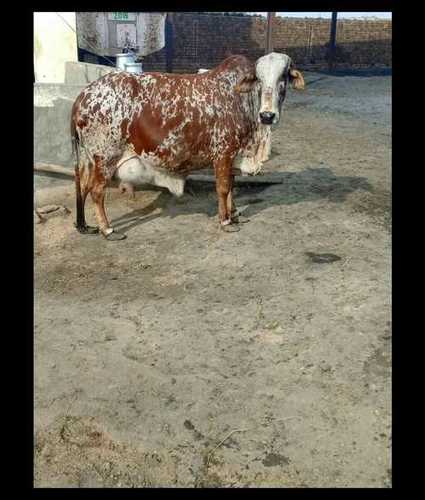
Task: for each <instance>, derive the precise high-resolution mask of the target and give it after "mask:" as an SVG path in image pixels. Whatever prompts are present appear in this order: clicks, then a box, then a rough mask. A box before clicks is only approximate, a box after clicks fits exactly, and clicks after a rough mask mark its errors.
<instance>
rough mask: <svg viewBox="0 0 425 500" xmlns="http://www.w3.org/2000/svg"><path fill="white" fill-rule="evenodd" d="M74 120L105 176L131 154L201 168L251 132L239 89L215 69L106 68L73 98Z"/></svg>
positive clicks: (175, 167) (179, 166) (178, 167)
mask: <svg viewBox="0 0 425 500" xmlns="http://www.w3.org/2000/svg"><path fill="white" fill-rule="evenodd" d="M72 122H73V125H74V126H75V129H76V130H77V132H78V134H79V136H80V137H81V139H82V140H81V142H82V144H84V146H85V151H86V153H87V155H88V157H89V158H90V159H92V158H93V157H94V156H95V155H99V156H101V157H103V158H104V159H105V163H106V164H108V172H109V174H110V175H112V173H113V171H114V168H115V165H116V163H117V162H118V161H119V159H120V158H121V157H122V156H123V155H125V154H128V153H133V154H134V153H135V154H137V155H149V156H150V157H152V158H154V159H155V161H156V162H157V165H158V166H160V167H165V168H168V169H169V170H174V171H179V170H182V171H184V170H190V168H191V166H192V165H194V166H196V168H199V167H200V166H203V165H207V164H209V163H211V162H212V161H214V159H216V158H217V156H218V155H220V154H223V152H225V151H226V150H229V151H231V150H237V149H238V148H239V147H240V146H241V144H242V142H243V139H244V137H246V135H247V133H248V132H249V124H248V123H247V122H246V117H245V115H244V111H243V107H242V105H241V99H240V97H239V95H238V94H237V93H235V92H234V91H233V88H232V85H231V82H229V81H228V80H227V79H226V78H223V76H222V75H217V74H216V73H214V72H209V73H204V74H202V75H197V74H195V75H174V74H163V73H143V74H142V75H135V74H130V73H126V72H112V73H109V74H107V75H105V76H103V77H101V78H100V79H98V80H96V81H95V82H92V83H91V84H90V85H89V86H88V87H86V89H84V90H83V91H82V92H81V94H80V95H79V96H78V97H77V99H76V101H75V103H74V106H73V110H72Z"/></svg>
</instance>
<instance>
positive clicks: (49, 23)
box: [34, 12, 78, 83]
mask: <svg viewBox="0 0 425 500" xmlns="http://www.w3.org/2000/svg"><path fill="white" fill-rule="evenodd" d="M67 23H68V24H67ZM72 28H73V29H72ZM75 29H76V15H75V12H60V13H59V15H58V14H57V13H56V12H34V79H35V81H36V82H38V83H63V82H64V79H65V63H66V62H67V61H78V48H77V37H76V34H75ZM73 30H74V31H73Z"/></svg>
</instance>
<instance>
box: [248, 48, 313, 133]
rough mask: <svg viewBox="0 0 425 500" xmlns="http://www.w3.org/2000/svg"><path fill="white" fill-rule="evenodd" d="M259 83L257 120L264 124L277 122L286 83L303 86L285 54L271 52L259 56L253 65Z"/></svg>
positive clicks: (300, 87)
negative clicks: (259, 94) (259, 93)
mask: <svg viewBox="0 0 425 500" xmlns="http://www.w3.org/2000/svg"><path fill="white" fill-rule="evenodd" d="M255 74H256V78H257V81H258V83H259V84H260V89H261V90H260V92H261V102H260V111H259V114H258V120H259V121H260V122H261V123H263V124H265V125H275V124H277V123H279V120H280V117H281V114H282V104H283V101H284V100H285V97H286V89H287V87H288V83H291V85H292V87H293V88H294V89H297V90H298V89H303V88H304V78H303V76H302V74H301V73H300V72H299V71H297V70H296V69H295V68H294V66H293V63H292V60H291V58H290V57H289V56H287V55H286V54H278V53H276V52H272V53H270V54H267V55H265V56H263V57H260V58H259V59H258V61H257V63H256V66H255Z"/></svg>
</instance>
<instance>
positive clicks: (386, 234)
mask: <svg viewBox="0 0 425 500" xmlns="http://www.w3.org/2000/svg"><path fill="white" fill-rule="evenodd" d="M306 81H307V88H306V90H305V91H304V92H302V93H301V92H300V93H296V92H293V91H292V92H290V93H289V94H288V97H287V103H286V105H285V106H286V111H285V113H284V116H283V119H282V122H281V124H280V126H279V128H278V130H277V131H276V132H275V133H274V137H273V157H272V159H271V160H270V162H269V163H268V164H267V165H266V167H265V169H264V171H265V172H266V173H268V174H269V173H270V175H271V176H272V177H273V178H275V179H276V181H279V182H281V183H280V184H275V185H270V186H264V185H262V186H258V185H255V184H253V185H251V186H250V187H249V186H247V185H245V184H244V185H242V184H240V185H239V186H238V187H237V188H236V202H237V204H238V206H239V207H240V208H242V209H243V213H244V215H245V216H247V217H249V218H250V222H249V223H247V224H243V225H241V226H240V228H241V230H240V231H239V232H237V233H231V234H229V233H224V232H222V231H220V229H219V227H218V224H217V205H216V195H215V190H214V185H213V184H207V183H201V182H195V181H192V182H189V184H188V189H187V193H186V194H185V195H184V196H183V198H182V199H180V200H177V199H175V198H173V197H172V196H171V195H170V194H168V193H166V192H165V191H161V190H154V189H146V190H145V191H140V192H138V193H137V195H136V200H135V201H132V200H129V199H128V198H127V197H125V196H123V195H119V194H118V192H117V190H112V189H111V190H110V192H109V193H108V197H107V209H108V213H109V215H110V216H111V219H112V221H115V226H116V227H117V228H119V229H121V230H123V231H125V232H126V233H127V236H128V238H127V239H126V240H124V241H121V242H106V241H105V240H104V239H103V238H102V237H101V236H92V235H90V236H89V235H86V236H84V235H80V234H79V233H78V232H77V231H76V230H75V229H74V227H73V219H74V215H75V214H74V194H73V193H74V186H73V184H72V183H71V182H59V183H58V182H57V181H49V182H48V183H47V184H46V181H43V182H44V184H40V183H39V184H37V182H40V181H36V186H38V187H39V188H40V187H41V189H37V191H36V197H35V202H36V206H43V205H46V204H61V205H65V206H67V207H68V208H69V209H70V210H71V211H72V213H71V214H70V215H66V214H63V213H60V214H58V215H55V213H52V214H51V215H50V217H49V218H48V220H47V221H46V222H45V223H43V224H35V225H34V231H35V256H34V258H35V263H34V266H35V311H34V314H35V319H34V320H35V332H34V335H35V344H34V346H35V347H34V348H35V452H34V453H35V455H34V457H35V472H34V474H35V486H36V487H46V486H47V487H59V486H61V487H111V486H112V487H140V486H154V487H155V486H173V487H208V486H213V487H257V486H261V487H276V486H277V487H387V488H388V487H391V321H390V320H391V316H390V313H391V298H390V293H391V288H390V281H391V275H390V272H391V267H390V261H391V246H390V245H391V193H390V190H391V185H390V177H391V77H389V76H362V77H356V76H345V77H343V76H338V77H337V76H334V77H330V76H327V75H324V74H319V73H306ZM253 180H255V179H253ZM88 208H89V209H88V216H89V223H94V222H95V219H94V211H93V208H92V205H91V203H90V204H89V207H88ZM322 254H326V255H325V256H324V257H323V256H322Z"/></svg>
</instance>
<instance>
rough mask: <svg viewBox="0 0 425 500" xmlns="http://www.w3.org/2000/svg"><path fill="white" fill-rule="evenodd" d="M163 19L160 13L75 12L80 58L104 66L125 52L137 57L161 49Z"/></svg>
mask: <svg viewBox="0 0 425 500" xmlns="http://www.w3.org/2000/svg"><path fill="white" fill-rule="evenodd" d="M165 18H166V13H161V12H77V40H78V47H79V49H80V51H82V52H81V54H82V56H81V58H82V59H83V60H84V61H86V62H99V63H102V64H106V63H105V60H102V59H103V57H105V56H106V57H108V58H111V57H114V56H115V55H116V54H118V53H122V52H123V50H124V49H125V48H130V49H132V50H133V51H134V52H135V53H136V54H137V56H138V57H142V56H146V55H148V54H151V53H152V52H156V51H158V50H161V49H162V48H163V47H164V45H165Z"/></svg>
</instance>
